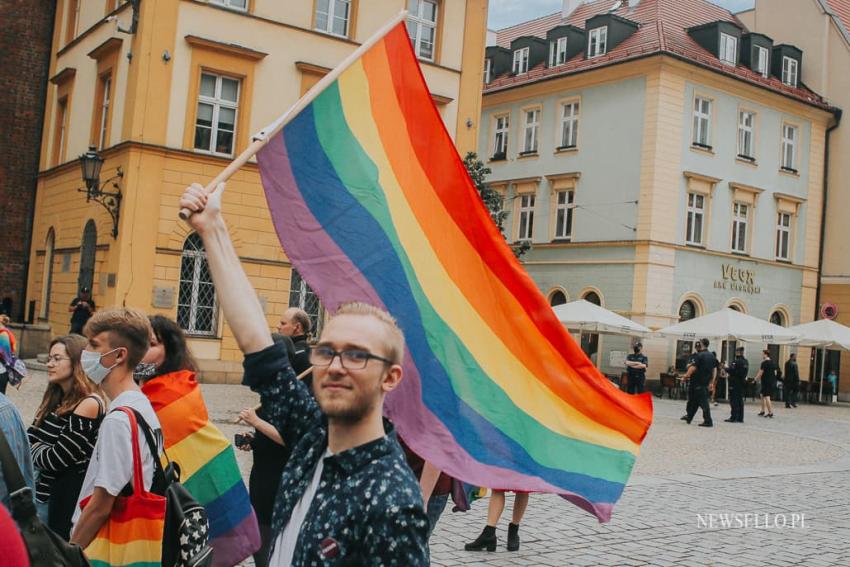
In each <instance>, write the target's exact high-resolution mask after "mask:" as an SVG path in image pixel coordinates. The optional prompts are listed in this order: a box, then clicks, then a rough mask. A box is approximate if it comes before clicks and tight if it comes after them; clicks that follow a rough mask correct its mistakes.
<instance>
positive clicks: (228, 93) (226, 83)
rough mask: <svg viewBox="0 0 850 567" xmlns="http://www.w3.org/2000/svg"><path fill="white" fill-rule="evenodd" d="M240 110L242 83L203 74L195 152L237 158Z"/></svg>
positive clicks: (197, 116)
mask: <svg viewBox="0 0 850 567" xmlns="http://www.w3.org/2000/svg"><path fill="white" fill-rule="evenodd" d="M238 109H239V80H238V79H232V78H230V77H224V76H222V75H213V74H210V73H202V74H201V85H200V89H199V92H198V113H197V115H196V116H195V149H196V150H201V151H205V152H210V153H214V154H221V155H233V144H234V137H235V133H236V112H237V110H238Z"/></svg>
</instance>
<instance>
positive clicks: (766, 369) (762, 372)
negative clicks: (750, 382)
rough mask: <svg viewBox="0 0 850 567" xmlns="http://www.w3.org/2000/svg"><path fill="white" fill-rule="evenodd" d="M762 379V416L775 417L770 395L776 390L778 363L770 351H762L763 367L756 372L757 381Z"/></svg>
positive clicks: (760, 413)
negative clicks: (772, 357) (771, 357)
mask: <svg viewBox="0 0 850 567" xmlns="http://www.w3.org/2000/svg"><path fill="white" fill-rule="evenodd" d="M759 380H761V411H760V412H759V415H760V416H763V417H773V404H772V403H771V402H770V397H771V396H772V395H773V391H774V390H776V364H774V362H773V361H772V360H771V359H770V351H769V350H767V349H765V350H763V351H762V362H761V368H759V371H758V374H756V382H758V381H759Z"/></svg>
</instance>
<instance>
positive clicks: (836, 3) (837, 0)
mask: <svg viewBox="0 0 850 567" xmlns="http://www.w3.org/2000/svg"><path fill="white" fill-rule="evenodd" d="M826 3H827V4H829V7H830V8H832V11H833V12H835V15H836V16H838V19H839V20H841V25H843V26H844V30H845V32H847V33H850V0H826Z"/></svg>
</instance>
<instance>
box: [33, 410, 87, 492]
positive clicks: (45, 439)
mask: <svg viewBox="0 0 850 567" xmlns="http://www.w3.org/2000/svg"><path fill="white" fill-rule="evenodd" d="M101 419H102V418H101V417H97V418H90V417H84V416H81V415H77V414H75V413H73V412H71V413H66V414H64V415H57V414H56V413H55V412H51V413H49V414H47V416H45V418H44V420H43V421H42V422H41V425H40V426H38V427H36V426H35V425H32V426H30V428H29V429H28V430H27V436H28V437H29V440H30V444H31V445H32V462H33V466H34V467H35V468H36V469H37V470H38V472H39V474H38V482H36V486H35V497H36V500H38V501H39V502H47V501H48V500H49V499H50V494H51V491H52V487H53V483H54V482H55V481H56V479H57V478H59V477H60V476H61V475H62V474H63V473H64V472H66V471H67V470H69V469H72V468H77V469H79V468H81V469H85V468H86V467H87V466H88V463H89V460H90V459H91V455H92V451H94V444H95V441H97V431H98V429H99V428H100V422H101Z"/></svg>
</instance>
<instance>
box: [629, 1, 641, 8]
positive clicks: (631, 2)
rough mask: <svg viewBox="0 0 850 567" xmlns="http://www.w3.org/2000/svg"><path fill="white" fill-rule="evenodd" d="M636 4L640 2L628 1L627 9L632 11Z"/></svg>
mask: <svg viewBox="0 0 850 567" xmlns="http://www.w3.org/2000/svg"><path fill="white" fill-rule="evenodd" d="M638 4H640V0H629V9H630V10H634V9H635V8H637V5H638Z"/></svg>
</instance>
